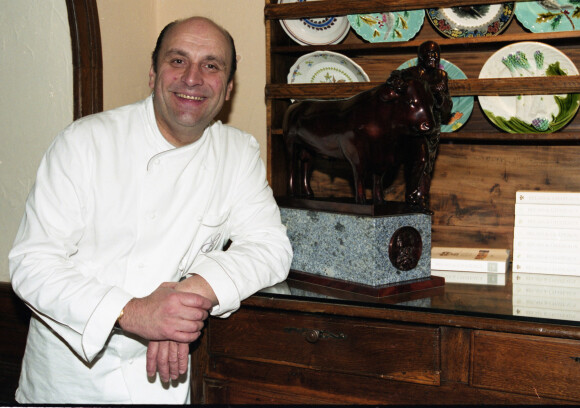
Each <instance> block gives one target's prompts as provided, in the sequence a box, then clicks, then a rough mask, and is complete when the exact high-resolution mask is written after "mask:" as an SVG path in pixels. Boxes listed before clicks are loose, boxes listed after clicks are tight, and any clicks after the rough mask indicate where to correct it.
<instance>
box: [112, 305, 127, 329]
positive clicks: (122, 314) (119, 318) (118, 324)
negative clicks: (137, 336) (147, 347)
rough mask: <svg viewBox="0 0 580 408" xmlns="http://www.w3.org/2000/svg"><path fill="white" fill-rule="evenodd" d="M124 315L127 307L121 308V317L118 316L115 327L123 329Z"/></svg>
mask: <svg viewBox="0 0 580 408" xmlns="http://www.w3.org/2000/svg"><path fill="white" fill-rule="evenodd" d="M124 315H125V308H123V309H121V313H119V317H117V320H115V325H114V326H113V327H115V328H116V329H122V327H121V319H122V318H123V316H124Z"/></svg>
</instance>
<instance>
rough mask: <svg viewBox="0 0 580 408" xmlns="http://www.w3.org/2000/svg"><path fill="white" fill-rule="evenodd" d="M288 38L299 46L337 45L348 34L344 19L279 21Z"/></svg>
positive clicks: (287, 1) (321, 18)
mask: <svg viewBox="0 0 580 408" xmlns="http://www.w3.org/2000/svg"><path fill="white" fill-rule="evenodd" d="M304 1H306V0H279V3H281V4H282V3H296V2H299V3H302V2H304ZM280 25H281V26H282V28H283V29H284V31H285V32H286V34H288V36H289V37H290V38H292V39H293V40H294V41H296V42H297V43H298V44H300V45H326V44H338V43H339V42H341V41H342V40H343V39H344V37H346V35H347V34H348V31H349V30H350V24H349V23H348V20H347V18H346V17H344V16H342V17H314V18H297V19H285V20H280Z"/></svg>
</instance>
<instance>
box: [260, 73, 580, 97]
mask: <svg viewBox="0 0 580 408" xmlns="http://www.w3.org/2000/svg"><path fill="white" fill-rule="evenodd" d="M380 84H381V82H347V83H338V84H332V86H331V87H330V86H329V85H328V84H291V85H289V84H269V85H267V86H266V98H270V99H286V98H292V99H308V98H316V99H336V98H348V97H350V96H353V95H356V94H357V93H359V92H363V91H366V90H368V89H371V88H374V87H375V86H378V85H380ZM449 92H450V94H451V95H452V96H467V95H483V96H494V95H522V94H525V95H545V94H566V93H576V92H580V76H579V75H571V76H559V77H535V78H533V81H530V78H529V77H524V78H489V79H477V78H473V79H462V80H451V81H449Z"/></svg>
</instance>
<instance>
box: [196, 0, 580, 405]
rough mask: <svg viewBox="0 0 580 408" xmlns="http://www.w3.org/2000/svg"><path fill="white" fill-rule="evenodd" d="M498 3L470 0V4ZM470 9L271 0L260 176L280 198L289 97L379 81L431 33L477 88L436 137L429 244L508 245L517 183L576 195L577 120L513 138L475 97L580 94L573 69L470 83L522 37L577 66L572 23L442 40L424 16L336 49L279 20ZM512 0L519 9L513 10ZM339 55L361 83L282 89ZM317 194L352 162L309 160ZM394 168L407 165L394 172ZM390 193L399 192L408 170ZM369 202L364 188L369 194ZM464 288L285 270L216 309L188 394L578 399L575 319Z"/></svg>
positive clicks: (329, 94)
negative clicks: (301, 70)
mask: <svg viewBox="0 0 580 408" xmlns="http://www.w3.org/2000/svg"><path fill="white" fill-rule="evenodd" d="M480 3H481V4H491V3H497V1H493V0H492V1H485V0H484V1H478V2H475V4H480ZM470 4H474V2H470V1H466V0H445V1H439V2H434V1H432V0H404V1H403V0H321V1H307V2H305V3H290V4H278V1H277V0H265V9H264V17H265V22H266V63H267V66H266V74H267V78H266V103H267V107H268V118H267V120H268V123H267V127H268V172H269V173H268V177H269V180H270V183H271V185H272V188H273V190H274V194H275V195H276V196H278V197H284V196H285V195H286V194H287V191H286V186H287V181H288V170H287V169H288V163H287V161H286V157H285V151H284V144H283V138H282V120H283V117H284V113H285V112H286V110H287V108H288V107H289V106H290V104H291V103H292V100H299V99H304V98H318V99H332V98H343V97H349V96H352V95H354V94H357V93H359V92H361V91H364V90H367V89H370V88H372V87H375V86H377V85H378V84H380V83H382V82H384V81H385V80H386V78H387V77H388V76H389V74H390V73H391V72H392V71H393V70H395V69H397V68H398V67H399V66H400V65H402V64H403V63H405V62H406V61H408V60H410V59H412V58H415V57H417V48H418V46H419V45H420V44H422V43H423V42H424V41H427V40H434V41H436V42H437V43H438V44H439V45H440V47H441V57H442V58H443V59H445V60H447V61H449V62H451V63H453V64H455V65H456V66H458V67H459V68H460V69H461V70H462V71H463V72H464V73H465V74H466V76H467V79H464V80H459V79H455V80H451V81H450V84H449V87H450V93H451V95H452V96H474V106H473V112H472V114H471V117H470V118H469V120H468V121H467V123H466V124H465V125H464V126H463V127H461V128H460V129H459V130H457V131H455V132H448V133H442V134H441V144H440V149H439V156H438V158H437V161H436V163H435V170H434V174H433V182H432V185H431V209H432V210H433V212H434V215H433V223H432V244H433V245H434V246H462V247H480V248H482V247H483V248H485V247H488V248H490V247H498V248H510V249H511V248H512V242H513V231H514V230H513V227H514V205H515V193H516V191H518V190H573V191H580V144H579V141H580V118H579V116H578V115H576V116H575V117H574V119H572V120H571V121H570V122H569V123H568V124H567V126H566V127H564V128H563V129H561V130H559V131H557V132H554V133H507V132H504V131H502V130H500V129H498V128H497V127H495V125H493V124H492V123H491V122H490V121H489V120H488V119H487V117H486V115H485V114H484V113H483V111H482V109H481V107H480V105H479V101H478V98H477V97H478V96H480V95H522V94H523V95H538V94H540V95H541V94H559V93H570V92H580V76H578V75H569V76H565V77H549V78H541V79H538V78H531V79H530V78H502V79H488V80H481V79H479V74H480V72H481V70H482V67H483V65H484V64H485V62H486V61H487V60H488V59H489V58H490V57H491V56H492V55H493V54H494V53H495V52H496V51H498V50H500V49H501V48H503V47H505V46H507V45H510V44H512V43H516V42H520V41H537V42H542V43H545V44H547V45H548V46H553V47H556V48H557V49H559V50H560V51H562V52H563V53H565V54H566V55H567V56H568V58H570V59H571V60H572V61H573V62H574V64H575V65H576V66H577V67H580V46H579V44H580V41H579V40H580V31H568V32H550V33H531V32H529V31H528V30H527V29H525V28H524V27H523V26H522V25H521V24H520V22H519V21H518V20H517V19H516V18H515V17H514V18H513V20H512V21H511V23H510V24H509V26H508V27H507V29H506V30H505V31H503V32H502V33H501V34H499V35H495V36H486V37H472V38H468V37H466V38H446V37H444V36H443V35H441V34H440V33H439V32H438V31H437V30H436V29H435V28H434V27H433V25H432V24H431V23H430V21H429V19H428V17H427V16H426V17H425V20H424V23H423V25H422V27H421V29H420V31H419V32H418V34H417V35H416V36H415V37H414V38H412V39H410V40H409V41H400V42H381V43H370V42H367V41H365V40H363V39H361V38H360V37H359V36H358V35H357V34H356V33H355V32H354V30H352V29H351V30H350V32H349V33H348V35H347V36H346V37H345V38H344V40H343V41H341V42H340V43H339V44H333V45H323V46H305V45H298V44H297V43H296V42H294V41H293V40H292V39H291V38H290V37H289V36H288V35H287V34H286V32H285V31H284V30H283V29H282V27H281V24H280V21H279V20H280V19H288V18H301V17H317V16H318V17H320V16H328V15H337V16H344V15H347V14H355V13H374V12H383V11H399V10H412V9H427V8H429V7H450V6H464V5H470ZM516 7H517V6H516ZM314 51H333V52H338V53H341V54H343V55H345V56H347V57H349V58H350V59H352V60H353V61H354V62H356V63H357V64H358V65H359V66H361V67H362V68H363V69H364V71H365V72H366V73H367V74H368V76H369V78H370V82H358V83H351V82H346V83H324V84H320V83H316V84H288V83H287V76H288V73H289V71H290V68H291V67H292V65H293V64H294V63H295V62H296V60H297V59H298V58H299V57H301V56H303V55H305V54H307V53H310V52H314ZM315 167H316V168H315V169H314V172H313V174H312V179H311V184H312V188H313V190H314V194H315V196H316V197H336V198H341V199H342V198H344V197H353V196H354V194H353V188H352V181H351V180H350V178H351V175H350V169H349V168H348V167H346V168H345V167H344V166H342V165H341V164H340V163H338V164H337V163H336V162H325V161H324V160H320V161H319V162H317V163H316V166H315ZM401 173H402V172H401ZM401 173H400V174H399V176H398V179H397V180H395V182H394V183H393V184H392V186H390V187H388V188H387V189H386V191H385V195H386V198H387V200H394V201H403V193H404V189H403V186H404V183H403V178H402V174H401ZM367 197H370V191H367ZM510 276H511V274H510V275H508V280H507V283H506V285H504V286H484V285H463V284H451V283H448V284H446V285H445V286H444V287H440V288H433V289H428V290H424V291H418V292H412V293H409V294H408V295H396V296H391V297H385V298H381V299H378V298H371V297H365V296H362V295H354V294H352V293H348V292H342V291H338V290H334V289H329V288H328V287H323V286H316V285H313V284H306V283H304V282H302V281H299V280H293V279H289V280H288V281H287V282H286V283H285V285H283V287H282V288H281V290H280V291H281V292H285V293H286V294H259V295H255V296H253V297H251V298H250V299H247V300H246V301H245V302H244V303H243V305H242V308H241V309H240V310H239V311H238V312H236V313H235V314H233V315H232V316H231V317H230V318H228V319H216V318H212V319H210V321H209V325H208V328H207V331H206V332H205V335H204V336H203V339H202V342H201V343H200V344H199V347H198V349H197V350H196V351H195V352H194V354H193V356H194V367H193V370H194V373H193V374H194V379H195V382H194V385H193V398H194V401H195V402H198V403H224V404H230V403H231V404H257V403H268V404H269V403H281V404H302V403H307V404H315V403H316V404H387V403H390V404H432V403H439V404H485V403H488V404H490V403H509V404H542V403H550V404H554V403H578V402H580V389H579V388H578V386H577V385H578V383H579V382H580V323H579V322H577V321H565V320H549V319H536V318H527V317H520V316H518V315H517V311H514V308H513V306H512V285H511V282H510V279H509V277H510Z"/></svg>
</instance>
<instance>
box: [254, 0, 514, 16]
mask: <svg viewBox="0 0 580 408" xmlns="http://www.w3.org/2000/svg"><path fill="white" fill-rule="evenodd" d="M516 1H523V0H516ZM472 4H473V0H441V1H439V2H437V7H451V6H469V5H472ZM477 4H497V0H478V1H477ZM329 7H332V11H331V12H330V13H331V14H332V15H334V16H344V15H348V14H357V13H380V12H384V11H398V10H416V9H424V8H430V7H433V1H432V0H411V1H407V0H368V1H360V0H332V1H311V2H305V3H285V4H267V5H266V7H265V8H264V16H265V17H266V19H268V20H273V19H279V18H301V17H324V16H328V14H329Z"/></svg>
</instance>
